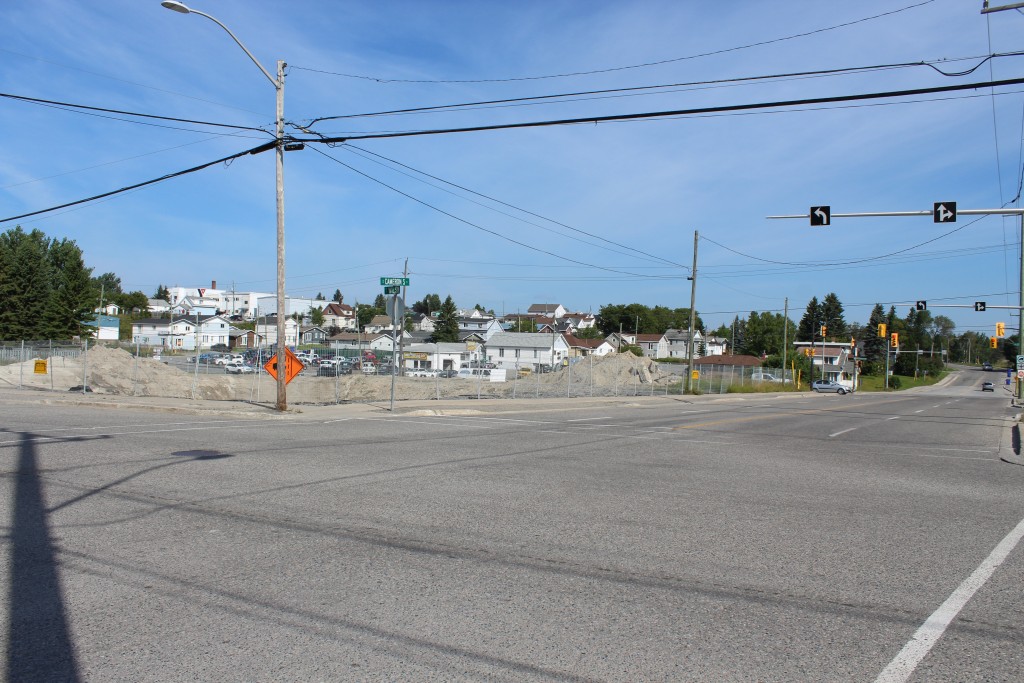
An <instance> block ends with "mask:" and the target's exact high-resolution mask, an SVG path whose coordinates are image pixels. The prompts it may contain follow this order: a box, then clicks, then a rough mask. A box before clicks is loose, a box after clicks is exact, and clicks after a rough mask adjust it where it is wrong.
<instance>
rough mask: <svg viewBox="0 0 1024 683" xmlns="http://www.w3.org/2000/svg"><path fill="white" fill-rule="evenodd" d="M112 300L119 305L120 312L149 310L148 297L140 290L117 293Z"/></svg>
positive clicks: (143, 311)
mask: <svg viewBox="0 0 1024 683" xmlns="http://www.w3.org/2000/svg"><path fill="white" fill-rule="evenodd" d="M114 302H115V303H116V304H117V305H118V306H120V307H121V311H122V312H127V313H135V312H137V311H138V312H142V313H145V312H146V311H147V310H149V297H148V296H146V295H145V294H143V293H142V292H140V291H134V292H124V293H122V294H119V295H118V296H117V298H116V299H114ZM129 336H131V335H129Z"/></svg>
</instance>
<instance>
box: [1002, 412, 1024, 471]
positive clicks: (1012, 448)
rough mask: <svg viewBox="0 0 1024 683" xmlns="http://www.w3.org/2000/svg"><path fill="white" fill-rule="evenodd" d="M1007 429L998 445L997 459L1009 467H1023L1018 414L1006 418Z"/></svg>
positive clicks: (1023, 458) (1023, 459) (1023, 460)
mask: <svg viewBox="0 0 1024 683" xmlns="http://www.w3.org/2000/svg"><path fill="white" fill-rule="evenodd" d="M1006 422H1007V427H1009V429H1006V430H1005V431H1004V432H1003V439H1002V441H1001V442H1000V444H999V459H1000V460H1002V461H1003V462H1006V463H1009V464H1011V465H1021V466H1024V457H1022V456H1021V442H1020V438H1021V435H1020V414H1019V413H1018V414H1017V415H1014V416H1013V417H1010V418H1007V420H1006Z"/></svg>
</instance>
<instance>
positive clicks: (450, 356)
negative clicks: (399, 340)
mask: <svg viewBox="0 0 1024 683" xmlns="http://www.w3.org/2000/svg"><path fill="white" fill-rule="evenodd" d="M465 355H466V345H465V344H456V343H447V342H438V343H429V344H406V346H405V353H404V363H403V364H404V365H405V367H406V369H408V370H458V369H460V367H461V366H462V359H463V357H465Z"/></svg>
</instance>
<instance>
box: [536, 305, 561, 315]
mask: <svg viewBox="0 0 1024 683" xmlns="http://www.w3.org/2000/svg"><path fill="white" fill-rule="evenodd" d="M561 306H562V304H533V305H531V306H530V308H529V309H528V311H529V312H530V313H543V314H549V313H554V312H555V311H557V310H558V309H559V307H561Z"/></svg>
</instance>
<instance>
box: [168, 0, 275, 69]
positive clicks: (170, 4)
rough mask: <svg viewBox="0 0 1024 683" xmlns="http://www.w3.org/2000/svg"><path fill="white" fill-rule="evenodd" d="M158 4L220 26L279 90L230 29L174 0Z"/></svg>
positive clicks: (207, 15) (213, 18) (209, 16)
mask: <svg viewBox="0 0 1024 683" xmlns="http://www.w3.org/2000/svg"><path fill="white" fill-rule="evenodd" d="M160 4H161V5H163V6H164V7H166V8H167V9H169V10H173V11H175V12H179V13H181V14H198V15H199V16H201V17H206V18H207V19H209V20H210V21H212V22H213V23H215V24H217V26H220V27H221V28H222V29H224V30H225V31H226V32H227V34H228V35H229V36H231V40H233V41H235V43H236V44H237V45H238V47H240V48H242V51H243V52H245V54H247V55H249V59H251V60H252V63H253V64H255V65H256V66H258V67H259V69H260V71H262V72H263V75H264V76H266V77H267V80H268V81H270V84H271V85H273V86H274V87H275V88H278V89H280V88H281V84H280V83H278V82H277V79H275V78H274V77H273V76H271V75H270V72H269V71H267V70H266V69H264V68H263V65H262V64H260V60H258V59H256V58H255V57H254V56H253V54H252V53H251V52H249V48H247V47H246V46H245V45H244V44H242V41H240V40H239V39H238V36H236V35H235V34H234V33H232V32H231V29H229V28H228V27H227V26H225V25H224V24H222V23H220V21H219V20H218V19H217V17H214V16H211V15H209V14H207V13H206V12H200V11H199V10H197V9H192V8H191V7H187V6H186V5H185V4H183V3H180V2H174V0H167V1H166V2H162V3H160Z"/></svg>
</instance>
